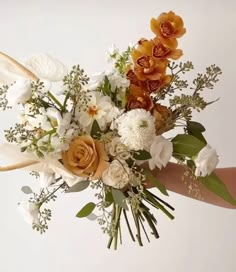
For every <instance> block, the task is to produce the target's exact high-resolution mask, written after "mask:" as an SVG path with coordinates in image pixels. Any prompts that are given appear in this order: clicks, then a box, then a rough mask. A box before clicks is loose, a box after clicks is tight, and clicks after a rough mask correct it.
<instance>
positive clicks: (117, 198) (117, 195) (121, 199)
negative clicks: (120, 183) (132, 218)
mask: <svg viewBox="0 0 236 272" xmlns="http://www.w3.org/2000/svg"><path fill="white" fill-rule="evenodd" d="M112 197H113V199H114V202H115V203H117V204H118V205H119V206H120V207H121V208H123V209H125V210H129V208H128V205H127V203H126V197H125V195H124V194H123V193H122V191H120V190H117V189H115V188H112Z"/></svg>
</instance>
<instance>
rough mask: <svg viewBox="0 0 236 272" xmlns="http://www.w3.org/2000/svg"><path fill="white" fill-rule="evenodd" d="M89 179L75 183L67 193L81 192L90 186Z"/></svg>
mask: <svg viewBox="0 0 236 272" xmlns="http://www.w3.org/2000/svg"><path fill="white" fill-rule="evenodd" d="M89 183H90V182H89V181H88V180H84V181H80V182H78V183H76V184H75V185H73V186H71V187H70V188H69V189H68V190H67V191H66V193H76V192H81V191H83V190H85V189H87V188H88V186H89Z"/></svg>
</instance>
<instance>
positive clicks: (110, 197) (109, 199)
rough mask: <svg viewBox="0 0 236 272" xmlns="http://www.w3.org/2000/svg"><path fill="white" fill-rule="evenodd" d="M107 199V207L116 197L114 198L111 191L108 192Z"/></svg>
mask: <svg viewBox="0 0 236 272" xmlns="http://www.w3.org/2000/svg"><path fill="white" fill-rule="evenodd" d="M105 201H106V202H107V205H106V207H109V206H110V205H111V204H112V203H114V199H113V196H112V192H111V191H107V192H106V196H105Z"/></svg>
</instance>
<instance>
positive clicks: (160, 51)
mask: <svg viewBox="0 0 236 272" xmlns="http://www.w3.org/2000/svg"><path fill="white" fill-rule="evenodd" d="M182 55H183V51H182V50H181V49H171V48H168V47H166V46H165V45H164V44H163V43H162V42H161V40H160V39H159V38H158V37H156V38H154V39H153V47H152V56H153V57H154V58H158V59H159V58H166V59H173V60H177V59H178V58H180V57H181V56H182Z"/></svg>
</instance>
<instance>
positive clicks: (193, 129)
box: [187, 121, 207, 143]
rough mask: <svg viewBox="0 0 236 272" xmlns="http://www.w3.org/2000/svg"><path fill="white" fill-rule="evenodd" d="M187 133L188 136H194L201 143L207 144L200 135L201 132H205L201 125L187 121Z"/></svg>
mask: <svg viewBox="0 0 236 272" xmlns="http://www.w3.org/2000/svg"><path fill="white" fill-rule="evenodd" d="M187 131H188V133H189V134H190V135H193V136H195V137H196V138H198V139H199V140H200V141H202V142H203V143H207V141H206V139H205V138H204V136H203V135H202V132H204V131H205V128H204V126H203V125H202V124H200V123H198V122H194V121H188V122H187Z"/></svg>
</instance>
